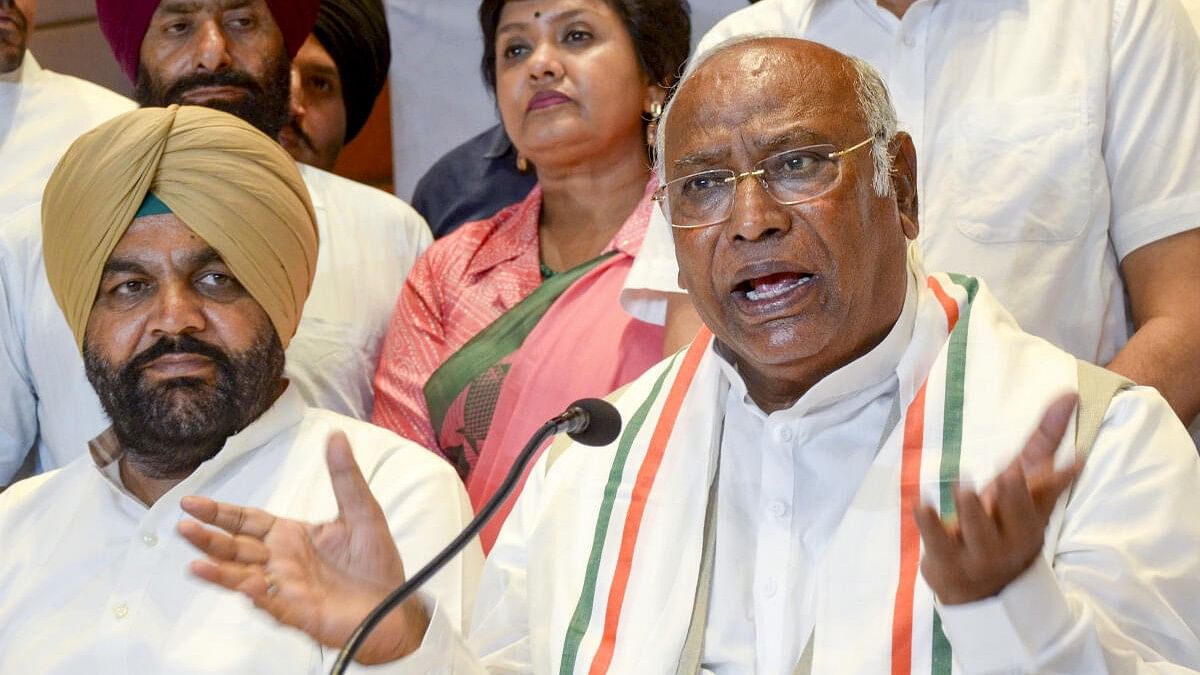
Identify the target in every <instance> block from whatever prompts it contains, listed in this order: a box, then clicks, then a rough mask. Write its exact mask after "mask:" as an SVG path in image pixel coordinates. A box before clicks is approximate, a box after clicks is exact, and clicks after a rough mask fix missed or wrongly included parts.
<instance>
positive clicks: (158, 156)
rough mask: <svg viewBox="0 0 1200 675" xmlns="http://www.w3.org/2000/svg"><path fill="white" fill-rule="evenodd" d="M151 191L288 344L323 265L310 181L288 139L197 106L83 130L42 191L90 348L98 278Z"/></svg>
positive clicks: (59, 289) (50, 272) (57, 259)
mask: <svg viewBox="0 0 1200 675" xmlns="http://www.w3.org/2000/svg"><path fill="white" fill-rule="evenodd" d="M147 192H153V193H154V195H155V196H157V197H158V198H159V199H161V200H162V201H163V203H165V204H166V205H167V206H168V207H170V209H171V211H172V212H173V213H174V214H175V215H176V216H178V217H179V219H180V220H182V221H183V222H184V223H185V224H186V225H187V226H188V228H190V229H191V230H192V231H193V232H195V233H196V234H197V235H199V236H200V238H202V239H204V241H205V242H207V243H208V245H209V246H212V247H213V249H215V250H216V251H217V253H219V254H220V256H221V259H222V260H224V261H225V264H226V265H228V266H229V270H230V271H231V272H232V273H233V275H234V276H235V277H237V279H238V281H240V282H241V284H242V285H243V286H244V287H245V288H246V290H247V292H249V293H250V295H251V297H253V298H254V299H255V300H257V301H258V304H259V305H261V306H262V308H263V310H264V311H265V312H266V313H267V316H269V317H270V319H271V323H272V324H274V325H275V330H276V332H277V333H279V339H280V341H281V342H282V343H283V345H284V346H285V347H286V346H287V344H288V341H289V340H291V338H292V336H293V335H294V334H295V333H296V326H297V324H299V322H300V312H301V310H302V309H303V308H304V301H305V299H306V298H307V297H308V292H309V289H310V288H311V287H312V279H313V274H314V272H315V271H316V268H317V227H316V216H315V215H314V213H313V208H312V203H311V202H310V201H309V198H308V190H307V189H306V188H305V186H304V181H303V179H301V177H300V173H299V171H298V170H297V169H296V165H295V163H294V162H293V161H292V158H291V157H289V156H288V154H287V153H286V152H285V151H284V150H283V148H282V147H280V146H279V144H278V143H276V142H275V141H273V140H271V139H270V138H268V137H267V136H265V135H264V134H263V133H262V132H260V131H258V130H257V129H255V128H254V127H252V126H250V125H249V124H247V123H245V122H243V121H242V120H240V119H238V118H236V117H234V116H232V115H229V114H226V113H223V112H219V111H216V110H211V109H208V108H201V107H196V106H184V107H180V106H176V105H173V106H171V107H169V108H143V109H141V110H135V111H133V112H129V113H126V114H124V115H121V116H120V117H117V118H115V119H113V120H110V121H109V122H106V123H105V124H103V125H101V126H99V127H97V128H96V129H94V130H92V131H90V132H88V133H86V134H84V135H83V136H81V137H80V138H79V140H77V141H75V143H74V144H72V145H71V147H70V149H69V150H67V153H66V154H65V155H63V158H62V160H61V161H60V162H59V163H58V167H57V168H55V170H54V174H53V175H52V176H51V177H50V182H49V183H48V184H47V185H46V192H45V195H44V197H43V200H42V237H43V252H44V256H45V259H46V276H47V277H49V279H50V288H51V289H52V290H53V291H54V297H55V299H57V300H58V305H59V307H61V308H62V311H63V314H65V315H66V317H67V324H69V325H70V326H71V330H72V331H73V332H74V333H75V343H76V345H78V346H79V347H80V349H82V347H83V334H84V331H85V330H86V328H87V323H88V317H89V316H90V315H91V312H92V305H93V304H94V303H95V301H96V292H97V289H99V287H100V276H101V273H102V272H103V268H104V264H105V263H106V262H107V261H108V258H109V256H110V255H111V254H112V251H113V249H114V248H115V247H116V245H117V242H119V241H120V240H121V237H122V236H123V235H124V234H125V230H126V228H128V227H129V223H130V222H131V221H132V220H133V217H134V214H135V213H137V210H138V207H140V206H141V204H142V201H143V200H144V199H145V198H146V193H147Z"/></svg>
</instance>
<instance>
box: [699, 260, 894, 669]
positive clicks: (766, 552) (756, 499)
mask: <svg viewBox="0 0 1200 675" xmlns="http://www.w3.org/2000/svg"><path fill="white" fill-rule="evenodd" d="M915 312H916V297H915V292H914V289H913V288H912V283H911V280H910V283H909V289H908V293H907V295H906V297H905V302H904V309H903V310H902V311H901V314H900V318H899V319H898V320H897V322H896V324H895V325H894V326H893V327H892V330H891V331H890V332H889V333H888V335H887V337H886V338H884V340H883V341H882V342H880V343H879V344H878V345H876V346H875V348H874V349H872V350H871V351H870V352H868V353H867V354H865V355H864V356H863V357H862V358H860V359H857V360H855V361H852V362H850V363H849V364H847V365H845V366H843V367H842V368H840V369H839V370H838V371H837V372H836V373H833V374H832V375H830V376H828V377H826V378H824V379H822V380H821V381H820V382H818V383H817V384H816V386H814V387H813V388H812V389H811V390H809V391H808V392H806V393H805V394H804V396H802V397H801V398H800V399H799V400H798V401H796V403H795V404H793V405H792V407H790V408H788V409H786V410H779V411H776V412H773V413H771V414H769V415H768V414H765V413H764V412H763V411H762V410H761V409H760V408H759V407H758V405H757V404H755V403H754V401H753V400H752V399H751V398H750V396H749V394H748V393H747V391H746V384H745V382H744V381H743V380H742V378H741V375H739V374H738V372H737V368H736V367H735V366H734V365H733V364H731V363H729V362H727V361H725V360H724V359H722V360H721V361H720V362H719V364H720V366H721V369H722V370H723V371H724V372H725V376H726V378H727V379H728V380H729V382H730V390H729V395H728V397H727V398H726V400H725V430H724V433H723V435H722V439H721V472H720V476H719V480H720V483H719V486H718V495H717V531H716V537H717V539H716V540H717V541H718V542H720V543H719V545H718V546H717V547H716V549H715V555H714V557H713V577H712V584H713V587H712V595H711V600H710V603H709V613H708V625H707V629H706V632H705V636H704V659H703V664H704V668H705V669H706V670H708V671H710V672H712V673H714V675H734V674H738V673H781V674H782V673H791V672H792V669H793V668H794V667H795V665H796V661H797V660H799V658H800V654H801V652H802V651H803V650H804V645H805V643H807V642H808V636H809V634H810V633H811V632H812V628H813V615H814V614H815V610H814V608H815V602H816V598H817V595H818V593H820V592H821V589H820V588H818V583H817V578H816V574H815V570H816V567H817V561H819V560H820V558H821V553H822V552H823V551H824V549H825V544H827V543H828V542H829V540H830V539H831V538H832V537H833V535H834V531H835V530H836V528H837V526H838V523H839V522H841V520H842V516H843V515H844V514H845V513H846V509H847V508H849V506H850V502H851V501H852V500H853V499H854V495H855V494H857V493H858V490H859V487H860V486H861V484H862V481H863V478H864V477H865V476H866V474H867V470H868V469H869V468H870V466H871V462H872V461H873V460H874V459H875V454H876V452H877V451H878V449H879V443H880V442H881V441H882V440H883V439H882V437H881V436H882V434H880V433H879V429H882V428H883V427H884V423H885V422H886V421H887V418H888V413H889V411H890V409H891V406H892V400H893V399H894V397H895V393H896V386H897V384H896V366H897V365H898V364H899V363H900V358H901V356H903V354H904V351H905V349H906V348H907V347H908V344H909V342H910V340H911V339H912V333H913V322H914V320H915Z"/></svg>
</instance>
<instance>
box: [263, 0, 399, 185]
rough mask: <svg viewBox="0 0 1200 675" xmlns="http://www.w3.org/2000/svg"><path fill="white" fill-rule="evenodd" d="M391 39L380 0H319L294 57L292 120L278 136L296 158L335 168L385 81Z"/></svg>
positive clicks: (326, 167) (364, 121) (319, 166)
mask: <svg viewBox="0 0 1200 675" xmlns="http://www.w3.org/2000/svg"><path fill="white" fill-rule="evenodd" d="M389 41H390V38H389V35H388V27H387V19H386V17H384V15H383V3H382V0H321V7H320V9H318V10H317V23H316V25H315V26H314V27H313V32H312V35H310V36H309V37H308V39H307V40H305V41H304V46H302V47H300V51H298V52H296V56H295V57H294V58H293V59H292V94H291V104H292V105H291V118H290V119H289V120H288V123H287V125H286V126H284V128H283V131H282V132H281V133H280V135H279V142H280V143H282V144H283V147H284V148H285V149H287V151H288V153H290V154H291V155H292V157H294V158H296V161H298V162H304V163H305V164H309V165H311V166H315V167H317V168H318V169H324V170H325V171H333V170H334V165H335V164H336V163H337V160H338V155H340V154H341V152H342V149H343V148H344V147H345V146H346V145H347V144H349V143H350V141H352V140H354V137H355V136H357V135H358V132H359V131H361V130H362V128H363V125H364V124H366V122H367V117H368V116H369V115H370V114H371V108H372V107H373V106H374V105H375V99H376V98H378V97H379V93H380V92H381V91H383V87H384V85H385V84H386V83H387V74H388V65H389V64H390V63H391V58H392V54H391V51H389V50H390V45H389Z"/></svg>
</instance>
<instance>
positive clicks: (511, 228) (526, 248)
mask: <svg viewBox="0 0 1200 675" xmlns="http://www.w3.org/2000/svg"><path fill="white" fill-rule="evenodd" d="M657 188H658V178H657V176H655V175H651V176H650V180H649V181H647V182H646V190H645V192H644V193H643V194H642V200H641V201H640V202H638V205H637V207H636V208H634V210H633V213H631V214H629V217H628V218H626V219H625V223H624V224H622V225H621V228H620V229H619V230H617V233H616V234H615V235H613V238H612V240H611V241H609V243H608V244H607V245H606V246H605V247H604V250H605V251H611V250H613V249H616V250H618V251H620V252H622V253H624V254H626V255H628V256H630V257H633V256H636V255H637V253H638V251H639V250H641V247H642V241H643V240H644V239H645V237H646V226H647V225H648V224H649V222H650V214H651V212H652V209H653V208H654V202H653V201H652V200H651V199H650V197H651V196H652V195H653V194H654V191H655V190H656V189H657ZM541 216H542V186H541V185H540V184H539V185H535V186H534V187H533V190H531V191H530V193H529V195H528V196H527V197H525V199H524V200H522V201H521V202H519V203H517V204H515V205H513V206H510V207H508V208H507V209H504V210H503V211H501V212H500V213H498V214H496V216H495V217H494V218H493V219H492V220H493V222H492V227H491V230H490V231H489V232H488V233H487V234H486V235H484V240H483V244H482V245H480V247H479V248H478V249H477V250H476V251H475V255H474V256H473V257H472V258H471V262H470V263H468V265H467V273H468V274H472V275H479V274H483V273H484V272H487V271H488V270H490V269H491V268H493V267H495V266H496V265H499V264H501V263H506V262H509V261H511V260H516V259H517V258H520V257H522V256H530V263H531V265H532V268H533V270H534V271H537V263H538V260H539V259H540V258H539V253H538V246H539V243H538V223H539V222H540V221H541Z"/></svg>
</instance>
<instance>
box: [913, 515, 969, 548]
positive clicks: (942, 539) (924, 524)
mask: <svg viewBox="0 0 1200 675" xmlns="http://www.w3.org/2000/svg"><path fill="white" fill-rule="evenodd" d="M913 518H914V519H915V520H916V521H917V531H918V532H920V533H921V540H922V541H924V542H925V551H926V553H927V554H928V555H932V556H935V557H938V558H947V557H950V556H953V555H957V551H958V546H957V544H955V542H954V539H953V538H951V536H950V533H949V532H947V530H946V527H945V525H943V524H942V518H941V516H940V515H939V514H938V510H937V509H936V508H934V507H933V506H931V505H929V504H918V505H917V507H916V508H915V509H913Z"/></svg>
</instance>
